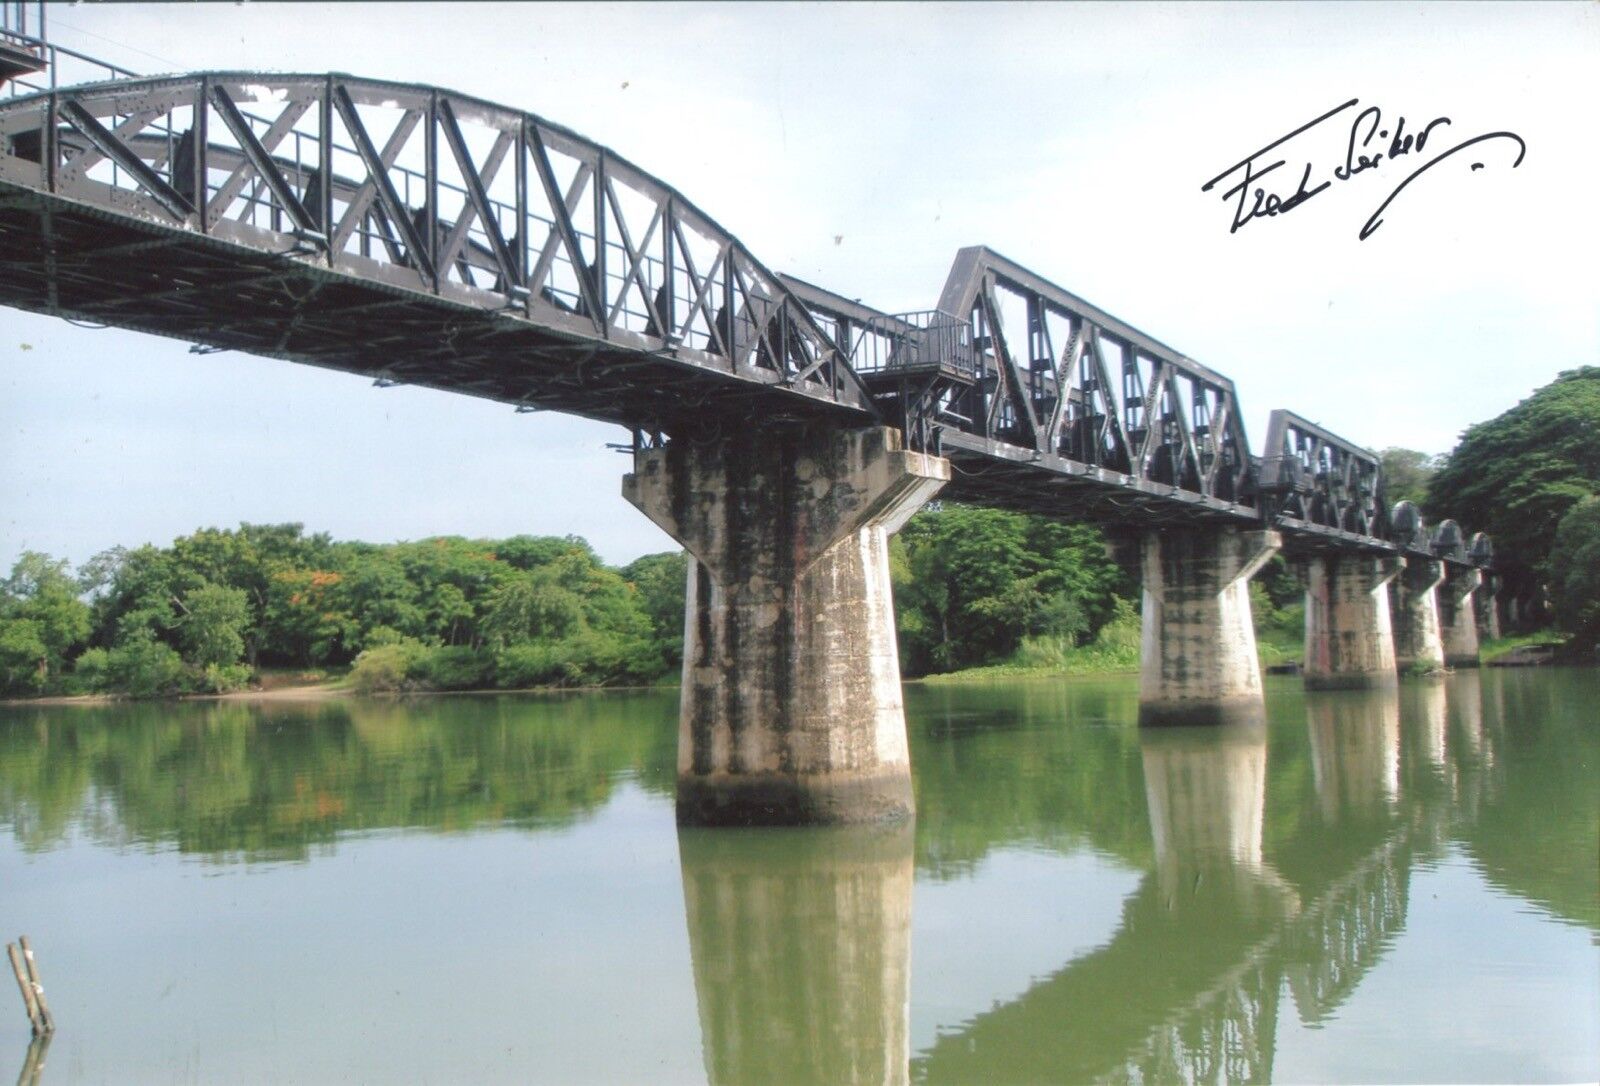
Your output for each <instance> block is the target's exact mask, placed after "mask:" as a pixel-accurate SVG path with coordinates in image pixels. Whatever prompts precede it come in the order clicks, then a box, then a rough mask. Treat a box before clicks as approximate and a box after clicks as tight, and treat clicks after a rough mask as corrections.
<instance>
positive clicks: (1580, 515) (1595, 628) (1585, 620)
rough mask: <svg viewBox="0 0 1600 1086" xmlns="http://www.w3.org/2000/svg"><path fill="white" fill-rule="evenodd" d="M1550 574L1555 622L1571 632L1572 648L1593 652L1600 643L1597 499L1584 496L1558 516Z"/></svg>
mask: <svg viewBox="0 0 1600 1086" xmlns="http://www.w3.org/2000/svg"><path fill="white" fill-rule="evenodd" d="M1549 576H1550V581H1549V583H1550V594H1551V602H1552V604H1553V606H1554V610H1555V618H1556V625H1557V626H1558V627H1559V628H1560V629H1561V630H1563V631H1565V632H1566V633H1569V634H1571V635H1572V647H1573V648H1574V649H1576V650H1578V651H1580V652H1581V651H1585V650H1586V651H1588V652H1590V653H1592V652H1593V651H1594V649H1595V648H1596V647H1597V646H1600V498H1597V497H1589V498H1585V499H1584V500H1583V501H1581V502H1578V503H1577V504H1576V505H1574V506H1573V507H1572V508H1571V509H1569V510H1568V511H1567V514H1566V516H1564V517H1562V518H1561V523H1560V524H1559V525H1558V526H1557V527H1556V538H1555V544H1554V545H1553V546H1552V547H1551V549H1550V558H1549Z"/></svg>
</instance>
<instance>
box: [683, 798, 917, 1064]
mask: <svg viewBox="0 0 1600 1086" xmlns="http://www.w3.org/2000/svg"><path fill="white" fill-rule="evenodd" d="M912 843H913V842H912V832H911V826H910V825H909V824H906V823H902V824H900V825H896V826H887V827H874V826H866V827H843V828H828V829H816V828H810V829H800V830H704V829H700V830H695V829H684V830H680V831H679V834H678V850H679V857H680V860H681V863H682V865H683V901H684V911H685V913H686V914H687V917H688V923H689V947H690V950H691V952H692V954H693V957H694V984H695V993H696V996H697V999H698V1002H699V1007H700V1030H701V1044H702V1046H703V1047H704V1050H705V1062H706V1073H707V1077H708V1079H709V1081H711V1082H713V1083H719V1084H721V1083H760V1082H784V1081H791V1080H797V1081H804V1082H830V1083H858V1082H859V1083H877V1082H882V1083H899V1082H905V1081H906V1073H907V1060H908V1059H909V1057H910V1055H911V1050H910V1041H909V1034H908V1032H907V1028H908V1023H907V1013H908V1009H909V1000H910V964H911V962H910V958H911V885H912V862H911V860H912Z"/></svg>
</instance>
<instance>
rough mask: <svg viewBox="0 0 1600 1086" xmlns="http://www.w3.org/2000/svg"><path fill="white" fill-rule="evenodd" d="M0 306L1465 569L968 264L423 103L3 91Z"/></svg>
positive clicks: (1018, 288) (668, 433) (419, 93)
mask: <svg viewBox="0 0 1600 1086" xmlns="http://www.w3.org/2000/svg"><path fill="white" fill-rule="evenodd" d="M0 301H3V302H4V303H5V304H9V305H14V306H19V307H22V308H26V309H33V310H38V311H42V312H46V313H51V314H56V315H60V316H66V317H71V318H75V319H79V320H87V321H93V322H99V323H103V324H106V325H115V326H119V327H126V328H134V329H139V330H143V331H147V332H153V333H156V334H159V335H166V336H173V337H176V338H179V339H184V340H187V341H189V342H191V343H193V344H196V345H197V346H196V347H195V348H193V349H195V350H199V351H206V350H223V349H239V350H245V351H249V352H252V353H255V354H262V355H268V356H273V357H279V358H287V359H291V360H294V361H298V362H304V363H310V364H313V365H319V366H326V367H330V368H335V369H339V370H344V371H347V372H353V373H358V374H364V375H366V376H369V377H371V378H373V380H374V381H375V382H376V383H378V384H392V383H407V384H418V385H426V386H429V387H434V388H439V389H444V390H448V391H452V392H460V393H465V394H468V395H474V396H481V397H487V398H490V399H495V400H499V401H503V402H506V403H510V404H515V405H516V406H517V407H518V409H519V410H538V409H548V410H558V411H565V412H570V413H574V414H578V415H583V416H586V417H589V418H594V419H600V420H604V421H609V422H615V423H620V424H622V425H624V426H627V427H629V428H630V429H632V430H633V432H634V435H635V436H634V440H635V445H636V446H639V445H644V444H657V443H660V442H662V441H664V440H668V439H707V438H714V437H715V436H717V435H718V434H721V433H725V432H728V431H729V430H730V429H733V428H747V427H759V428H764V429H770V428H773V427H784V426H795V425H801V426H806V425H823V426H839V425H863V424H871V423H874V422H885V423H890V424H894V425H898V426H900V427H901V428H902V429H903V430H904V432H905V434H906V439H907V443H908V445H909V447H911V448H916V449H922V450H926V451H931V452H937V453H939V454H940V455H943V456H946V457H948V458H950V460H951V461H952V463H953V465H954V467H955V469H956V472H955V479H954V481H953V483H952V484H951V487H950V488H949V489H948V490H947V491H946V495H947V496H948V497H951V498H955V499H957V500H965V501H972V502H976V503H981V504H989V505H1000V506H1006V507H1010V508H1016V509H1023V510H1028V511H1034V512H1043V513H1050V514H1057V515H1060V514H1068V513H1070V514H1073V515H1078V516H1086V517H1090V518H1094V519H1098V520H1101V521H1103V522H1109V523H1115V524H1121V525H1129V526H1141V525H1159V524H1194V523H1214V524H1217V523H1220V524H1230V523H1231V524H1236V525H1239V526H1249V525H1260V524H1264V523H1265V524H1270V525H1272V526H1276V527H1278V528H1280V529H1282V530H1283V531H1284V532H1285V534H1286V538H1287V539H1288V540H1289V541H1290V542H1291V543H1292V544H1294V545H1296V546H1302V547H1303V549H1306V550H1314V549H1318V548H1326V547H1330V546H1331V547H1340V548H1345V549H1356V550H1364V551H1367V552H1373V553H1398V552H1400V551H1412V552H1421V553H1427V554H1430V555H1437V556H1439V557H1442V558H1444V559H1446V560H1447V561H1454V562H1470V563H1475V564H1487V562H1488V561H1489V558H1490V556H1491V551H1490V549H1489V547H1488V543H1487V539H1481V540H1479V539H1475V540H1474V544H1475V545H1474V546H1473V547H1471V548H1468V547H1466V546H1465V545H1461V544H1460V542H1459V540H1457V541H1456V542H1455V543H1452V544H1449V545H1444V544H1438V545H1436V544H1437V543H1438V541H1436V540H1434V539H1433V538H1424V537H1425V536H1426V533H1425V532H1423V531H1422V529H1421V525H1420V518H1416V519H1417V523H1416V525H1414V526H1412V528H1411V529H1410V530H1409V531H1408V532H1397V531H1395V530H1393V529H1392V526H1391V524H1390V518H1389V516H1388V515H1387V513H1386V511H1385V510H1384V508H1383V502H1382V480H1381V477H1380V473H1379V471H1378V465H1377V460H1376V458H1375V457H1374V456H1373V455H1372V454H1371V453H1369V452H1367V451H1365V450H1362V449H1359V448H1357V447H1356V446H1354V445H1351V444H1350V443H1348V442H1345V441H1343V440H1342V439H1340V438H1338V437H1337V436H1335V435H1333V434H1330V433H1328V432H1327V431H1324V430H1321V429H1320V428H1319V427H1316V426H1315V425H1313V424H1311V423H1308V422H1306V421H1305V420H1304V419H1301V418H1299V417H1298V416H1295V415H1292V414H1289V413H1287V412H1277V413H1275V414H1274V415H1273V416H1272V424H1271V427H1270V433H1269V435H1268V453H1267V456H1266V458H1265V459H1264V460H1263V461H1260V462H1259V463H1258V462H1257V461H1256V460H1255V459H1254V458H1253V457H1252V456H1251V455H1250V452H1249V446H1248V443H1247V441H1246V438H1245V432H1244V427H1243V422H1242V418H1241V413H1240V408H1239V403H1238V398H1237V394H1236V391H1235V389H1234V385H1233V382H1232V381H1230V380H1229V379H1228V378H1226V377H1224V376H1222V375H1221V374H1219V373H1216V372H1215V371H1213V370H1211V369H1208V368H1207V367H1205V366H1202V365H1201V364H1199V363H1198V362H1195V361H1194V360H1192V359H1190V358H1187V357H1185V356H1184V355H1182V354H1180V353H1179V352H1177V351H1175V350H1173V349H1172V348H1170V347H1168V346H1166V345H1165V344H1163V343H1160V342H1159V341H1157V340H1155V339H1154V338H1152V337H1150V336H1148V335H1146V334H1145V333H1143V332H1140V331H1139V330H1138V329H1136V328H1133V327H1132V326H1130V325H1128V324H1125V323H1124V322H1122V321H1120V320H1118V319H1117V318H1115V317H1113V316H1111V315H1110V314H1108V313H1106V312H1104V311H1102V310H1100V309H1098V308H1096V307H1095V306H1093V305H1091V304H1089V303H1088V302H1086V301H1084V300H1083V299H1081V298H1078V297H1076V296H1075V295H1073V294H1071V293H1070V292H1068V291H1066V290H1064V289H1063V288H1061V287H1059V286H1056V285H1055V284H1053V283H1051V282H1049V281H1048V280H1046V279H1044V278H1042V277H1041V276H1039V275H1037V274H1035V273H1033V272H1031V271H1029V270H1027V269H1026V268H1023V267H1021V266H1020V265H1017V264H1015V263H1013V262H1012V261H1009V260H1007V259H1006V258H1005V257H1002V256H1000V255H998V254H996V253H994V252H992V251H990V250H988V249H985V248H981V247H977V248H970V249H963V250H961V252H960V253H959V254H958V256H957V258H956V262H955V265H954V267H953V268H952V269H951V272H950V277H949V279H948V281H947V283H946V285H945V288H944V292H943V294H942V295H941V297H940V299H939V303H938V305H937V306H936V308H934V309H931V310H927V311H924V312H920V313H911V314H898V315H891V314H887V313H882V312H879V311H876V310H873V309H871V308H870V307H867V306H863V305H861V304H860V303H859V302H853V301H850V300H847V299H844V298H842V297H840V296H838V295H836V294H833V293H832V292H829V291H827V290H824V289H823V288H820V287H816V286H813V285H811V284H808V283H804V282H801V281H799V280H796V279H792V278H789V277H786V276H779V275H775V274H773V273H772V272H770V271H769V270H768V269H767V268H766V266H765V265H763V264H762V263H761V262H760V261H759V260H757V259H756V258H755V256H754V255H752V254H751V253H750V252H749V250H748V249H746V248H745V246H744V245H743V244H742V243H741V242H739V240H738V239H737V238H735V237H734V236H733V235H732V234H730V233H729V232H728V231H726V230H725V229H723V228H722V227H721V226H720V225H718V224H717V223H716V222H715V221H714V220H713V219H711V218H710V217H709V216H708V215H706V214H705V213H704V212H702V211H701V210H699V209H698V208H697V207H696V206H695V205H694V204H693V203H691V202H690V201H689V200H687V199H686V198H685V197H684V196H683V195H682V194H680V193H678V192H677V191H676V190H674V189H673V188H671V187H670V186H668V185H666V184H665V183H663V182H661V181H660V180H658V179H656V178H655V177H653V176H651V175H650V174H648V173H646V172H644V171H643V170H641V169H639V168H638V167H637V166H634V165H633V164H632V163H630V162H629V161H627V160H626V159H625V158H623V157H621V156H620V155H617V154H616V153H615V152H613V151H611V150H609V149H608V148H606V147H604V146H601V145H600V144H598V143H595V142H593V141H591V140H588V139H586V138H584V137H583V136H581V135H579V134H577V133H575V132H573V131H571V130H569V129H566V128H563V127H561V126H559V125H555V124H552V123H550V122H548V121H545V120H543V119H541V118H539V117H537V116H534V115H533V114H530V113H526V112H522V111H520V110H515V109H511V108H508V107H505V106H500V105H495V104H494V103H490V102H485V101H482V100H480V99H476V98H471V97H468V96H465V95H461V94H456V93H454V92H451V91H446V90H441V89H438V88H434V87H427V86H417V85H410V84H400V83H391V82H381V81H375V80H364V79H356V78H353V77H350V76H345V75H320V74H319V75H282V74H265V73H252V72H209V73H199V74H188V75H180V76H169V77H162V78H153V79H142V78H118V79H113V80H111V81H108V82H100V83H91V84H87V85H83V86H76V87H67V88H55V89H49V90H45V91H42V92H40V93H36V94H31V95H22V96H19V97H14V98H12V99H10V100H7V101H4V102H0ZM1413 512H1414V511H1413ZM1457 535H1459V532H1458V533H1457Z"/></svg>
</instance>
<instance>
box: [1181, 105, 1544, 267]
mask: <svg viewBox="0 0 1600 1086" xmlns="http://www.w3.org/2000/svg"><path fill="white" fill-rule="evenodd" d="M1360 101H1361V100H1360V99H1359V98H1352V99H1350V100H1349V101H1348V102H1345V103H1343V104H1341V105H1337V106H1334V107H1333V108H1332V109H1330V110H1328V112H1326V113H1324V114H1322V115H1321V116H1320V117H1316V118H1313V119H1312V120H1310V121H1307V122H1306V123H1305V124H1303V125H1301V126H1300V127H1299V128H1296V129H1295V130H1294V131H1292V132H1290V133H1289V134H1287V135H1285V136H1279V137H1278V138H1277V139H1275V140H1273V141H1272V142H1271V143H1269V144H1267V145H1266V146H1265V147H1263V148H1261V149H1260V150H1259V151H1256V152H1254V153H1253V154H1250V155H1247V156H1245V157H1244V158H1242V159H1240V160H1239V161H1238V162H1235V163H1234V164H1233V165H1232V166H1229V167H1228V168H1227V169H1226V170H1223V171H1222V172H1221V173H1219V174H1217V176H1215V177H1213V178H1212V179H1211V180H1210V181H1207V182H1206V183H1205V184H1204V185H1202V186H1200V191H1201V192H1210V191H1211V190H1212V189H1213V188H1214V187H1215V186H1216V185H1217V183H1218V182H1220V181H1222V180H1224V179H1225V178H1228V177H1232V176H1234V175H1236V174H1237V175H1239V179H1238V181H1237V182H1236V183H1235V184H1234V186H1233V187H1232V188H1230V189H1227V190H1225V191H1224V192H1223V193H1222V198H1223V199H1224V200H1231V199H1233V198H1234V197H1238V201H1237V202H1236V203H1235V204H1234V209H1233V224H1232V225H1231V226H1229V227H1228V233H1230V234H1233V233H1237V232H1238V230H1239V228H1240V227H1241V226H1244V225H1245V224H1246V223H1248V222H1250V221H1251V220H1252V219H1265V218H1272V217H1274V216H1277V215H1286V214H1288V213H1289V212H1291V211H1293V210H1294V209H1295V208H1297V207H1299V206H1301V205H1302V204H1304V203H1306V202H1307V201H1308V200H1310V199H1311V198H1312V197H1314V196H1317V195H1318V194H1320V193H1322V192H1325V191H1327V189H1328V188H1329V187H1331V186H1332V185H1333V183H1334V182H1335V181H1339V182H1344V181H1349V180H1351V179H1352V178H1354V177H1355V176H1356V175H1358V174H1361V173H1365V172H1366V171H1368V170H1377V169H1379V168H1380V167H1381V166H1382V165H1383V164H1384V163H1385V162H1392V161H1394V160H1395V159H1397V158H1401V157H1403V156H1405V155H1412V154H1420V153H1421V152H1422V150H1423V148H1425V147H1426V146H1427V145H1428V140H1429V138H1430V137H1431V136H1433V134H1434V129H1436V128H1439V127H1441V126H1444V125H1448V124H1450V123H1451V121H1450V118H1449V117H1435V118H1434V119H1433V120H1431V121H1429V122H1428V123H1427V124H1425V125H1423V126H1422V128H1421V129H1420V130H1419V131H1417V132H1415V133H1408V132H1406V119H1405V117H1401V118H1400V119H1399V121H1398V122H1397V123H1396V124H1395V126H1394V133H1393V135H1391V134H1390V132H1389V129H1388V128H1386V127H1382V126H1383V111H1382V110H1381V109H1379V108H1378V107H1377V106H1368V107H1367V108H1366V109H1363V110H1362V111H1361V112H1360V113H1358V114H1356V118H1355V120H1354V122H1352V123H1351V125H1350V138H1349V140H1348V142H1347V143H1346V144H1345V155H1344V161H1343V163H1341V164H1340V165H1337V166H1335V167H1334V168H1333V170H1332V171H1331V172H1332V177H1329V178H1325V179H1324V178H1322V176H1321V175H1320V173H1319V175H1318V177H1319V180H1320V181H1321V183H1320V184H1313V182H1312V177H1313V171H1315V170H1318V167H1317V166H1316V165H1315V164H1314V163H1311V162H1306V163H1305V166H1304V169H1302V170H1301V173H1300V182H1299V184H1298V185H1296V186H1295V188H1294V191H1293V192H1291V193H1289V194H1288V195H1282V194H1280V193H1278V192H1271V191H1268V189H1267V188H1265V187H1263V186H1259V185H1256V184H1255V183H1256V182H1258V181H1260V180H1261V179H1262V178H1263V177H1266V176H1267V175H1268V174H1270V173H1272V172H1273V171H1274V170H1276V169H1278V168H1279V167H1281V166H1284V165H1286V164H1287V163H1288V161H1289V159H1288V158H1279V159H1277V161H1274V162H1271V163H1269V164H1268V165H1265V166H1262V165H1260V161H1261V160H1262V159H1263V158H1264V157H1266V156H1267V154H1268V152H1270V151H1272V150H1274V149H1276V148H1278V147H1281V146H1282V145H1283V144H1285V143H1288V142H1289V141H1290V140H1292V139H1294V138H1295V137H1296V136H1298V135H1300V134H1301V133H1302V132H1306V131H1308V130H1309V129H1312V128H1315V127H1316V126H1317V125H1319V124H1321V123H1322V122H1324V121H1326V120H1328V119H1330V118H1332V117H1336V116H1338V115H1339V114H1341V113H1343V112H1345V111H1346V110H1348V109H1352V108H1354V107H1355V106H1357V105H1359V104H1360ZM1501 139H1504V140H1511V141H1512V142H1514V143H1515V144H1516V145H1517V157H1516V160H1515V161H1514V162H1512V163H1511V167H1512V169H1515V168H1516V167H1518V166H1520V165H1522V160H1523V158H1524V157H1525V156H1526V155H1527V153H1528V145H1527V144H1526V143H1525V142H1523V139H1522V137H1521V136H1519V135H1517V134H1516V133H1515V132H1486V133H1484V134H1483V135H1481V136H1474V137H1472V138H1471V139H1468V140H1463V141H1462V142H1460V143H1458V144H1456V145H1455V146H1454V147H1452V148H1450V149H1449V150H1448V151H1444V152H1442V153H1440V154H1438V155H1435V156H1434V157H1433V158H1431V159H1429V160H1428V161H1427V162H1425V163H1423V164H1422V165H1421V166H1419V167H1417V169H1415V170H1413V171H1412V172H1411V174H1410V176H1408V177H1407V178H1406V179H1405V180H1404V181H1402V182H1400V183H1399V184H1398V185H1396V186H1395V187H1394V189H1393V190H1392V191H1391V192H1390V193H1389V196H1388V198H1387V199H1385V200H1384V201H1383V203H1381V204H1379V205H1378V209H1377V210H1376V211H1374V212H1373V213H1372V214H1371V216H1369V217H1368V219H1367V221H1366V222H1365V223H1364V224H1363V225H1362V227H1361V232H1360V233H1359V234H1358V235H1357V237H1358V238H1359V239H1360V240H1362V241H1365V240H1367V238H1369V237H1371V236H1372V235H1373V233H1374V232H1375V231H1376V230H1377V229H1378V227H1380V226H1382V225H1383V218H1382V216H1383V213H1384V212H1385V211H1386V210H1388V207H1389V205H1390V204H1391V203H1393V202H1394V198H1395V197H1396V196H1399V195H1400V193H1401V191H1402V190H1404V189H1405V187H1406V186H1407V185H1409V184H1411V182H1413V181H1415V180H1416V179H1417V178H1418V177H1421V176H1422V175H1423V174H1424V173H1426V172H1427V171H1428V170H1430V169H1432V168H1433V167H1434V166H1437V165H1438V164H1439V163H1441V162H1443V161H1444V160H1445V159H1447V158H1449V157H1450V156H1451V155H1453V154H1455V153H1456V152H1457V151H1464V150H1466V149H1467V148H1468V147H1474V146H1477V145H1478V144H1481V143H1486V142H1489V141H1491V140H1501ZM1374 141H1376V143H1375V142H1374ZM1384 141H1387V144H1385V142H1384ZM1483 165H1484V164H1483V163H1482V162H1476V161H1475V162H1473V163H1472V170H1473V171H1474V172H1476V171H1478V170H1481V169H1483ZM1253 185H1255V189H1254V192H1253V193H1252V191H1251V187H1252V186H1253Z"/></svg>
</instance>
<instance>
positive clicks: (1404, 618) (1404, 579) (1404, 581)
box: [1393, 557, 1444, 671]
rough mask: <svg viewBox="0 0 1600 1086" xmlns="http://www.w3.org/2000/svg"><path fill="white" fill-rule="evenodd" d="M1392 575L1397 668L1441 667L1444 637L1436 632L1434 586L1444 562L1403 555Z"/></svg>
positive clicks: (1440, 578) (1431, 668)
mask: <svg viewBox="0 0 1600 1086" xmlns="http://www.w3.org/2000/svg"><path fill="white" fill-rule="evenodd" d="M1403 561H1404V562H1405V568H1404V569H1403V570H1401V571H1400V576H1398V577H1396V578H1395V579H1394V583H1393V593H1394V605H1395V607H1394V663H1395V667H1396V668H1398V669H1399V670H1401V671H1438V670H1440V669H1441V668H1443V667H1444V641H1443V639H1442V638H1441V637H1440V636H1439V604H1438V598H1437V593H1436V589H1437V588H1438V587H1439V582H1440V581H1442V580H1444V563H1443V562H1440V561H1437V560H1435V559H1431V558H1411V557H1408V558H1405V559H1403Z"/></svg>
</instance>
